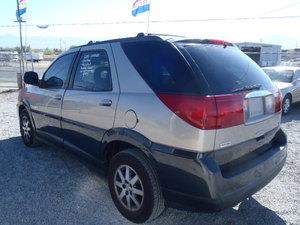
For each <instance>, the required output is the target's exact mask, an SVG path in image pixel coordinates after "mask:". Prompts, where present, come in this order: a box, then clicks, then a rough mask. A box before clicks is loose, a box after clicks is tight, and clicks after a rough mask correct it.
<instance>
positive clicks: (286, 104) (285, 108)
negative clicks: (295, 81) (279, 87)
mask: <svg viewBox="0 0 300 225" xmlns="http://www.w3.org/2000/svg"><path fill="white" fill-rule="evenodd" d="M291 106H292V98H291V96H290V95H286V96H285V97H284V98H283V100H282V115H287V114H288V113H289V111H290V110H291Z"/></svg>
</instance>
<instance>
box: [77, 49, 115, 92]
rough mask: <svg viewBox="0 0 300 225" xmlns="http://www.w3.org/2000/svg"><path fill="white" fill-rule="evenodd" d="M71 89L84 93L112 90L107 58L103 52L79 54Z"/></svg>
mask: <svg viewBox="0 0 300 225" xmlns="http://www.w3.org/2000/svg"><path fill="white" fill-rule="evenodd" d="M73 88H74V89H78V90H86V91H111V90H112V84H111V74H110V66H109V61H108V56H107V54H106V52H105V51H104V50H101V51H90V52H83V53H82V54H81V56H80V60H79V63H78V66H77V70H76V74H75V79H74V84H73Z"/></svg>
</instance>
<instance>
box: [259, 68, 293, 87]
mask: <svg viewBox="0 0 300 225" xmlns="http://www.w3.org/2000/svg"><path fill="white" fill-rule="evenodd" d="M264 71H265V72H266V74H268V76H269V77H270V78H271V80H273V81H279V82H285V83H291V82H292V81H293V76H294V71H292V70H276V69H269V68H265V69H264Z"/></svg>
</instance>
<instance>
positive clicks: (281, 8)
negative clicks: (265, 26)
mask: <svg viewBox="0 0 300 225" xmlns="http://www.w3.org/2000/svg"><path fill="white" fill-rule="evenodd" d="M299 4H300V2H296V3H292V4H288V5H285V6H282V7H280V8H276V9H271V10H269V11H267V12H264V13H263V15H266V14H270V13H274V12H278V11H281V10H284V9H288V8H291V7H293V6H295V5H299Z"/></svg>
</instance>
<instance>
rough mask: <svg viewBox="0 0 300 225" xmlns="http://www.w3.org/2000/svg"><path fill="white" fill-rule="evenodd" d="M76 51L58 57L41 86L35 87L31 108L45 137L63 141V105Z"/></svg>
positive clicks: (41, 133)
mask: <svg viewBox="0 0 300 225" xmlns="http://www.w3.org/2000/svg"><path fill="white" fill-rule="evenodd" d="M75 55H76V53H75V52H74V53H69V54H66V55H63V56H61V57H59V58H58V59H56V60H55V61H54V63H52V65H51V66H50V67H49V68H48V70H47V71H46V72H45V74H44V76H43V78H42V80H41V85H40V87H34V88H35V90H34V95H32V99H31V110H32V115H33V117H34V122H35V125H36V129H37V133H38V134H39V135H42V136H43V137H44V138H47V139H51V140H54V141H62V137H61V130H60V118H61V105H62V98H63V94H64V91H65V88H66V86H67V83H68V77H69V73H70V71H71V67H72V63H73V60H74V58H75Z"/></svg>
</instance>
